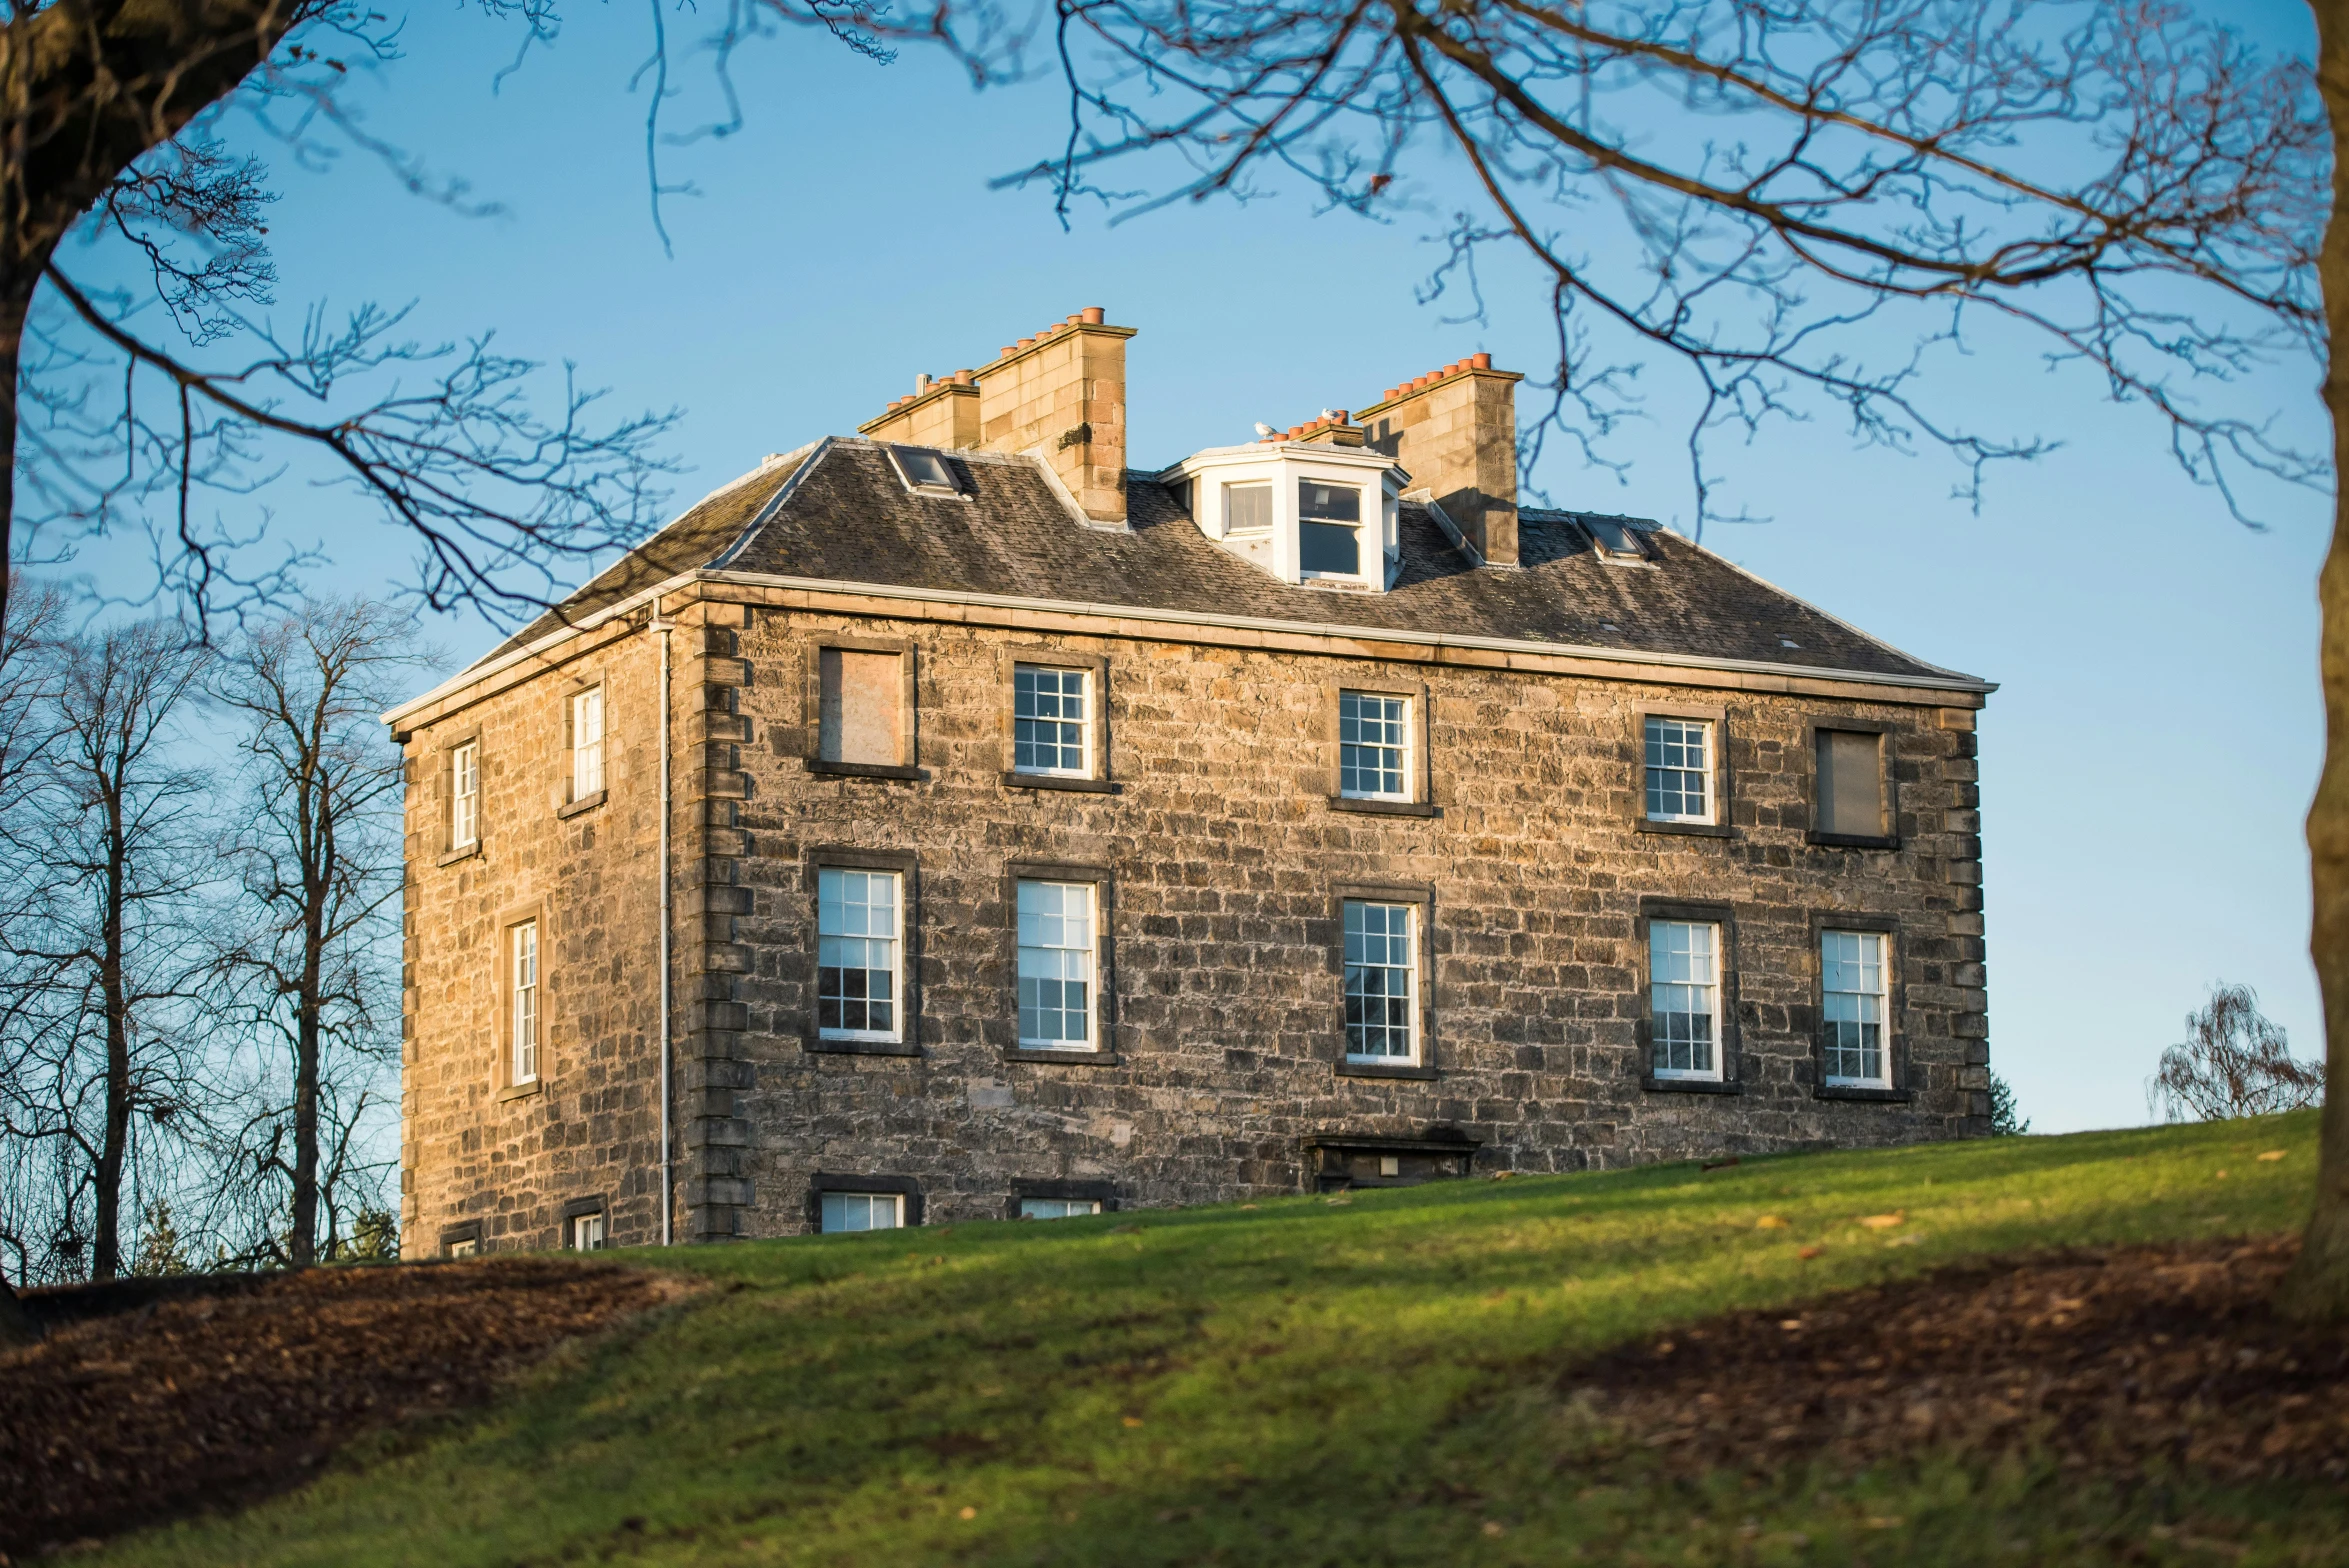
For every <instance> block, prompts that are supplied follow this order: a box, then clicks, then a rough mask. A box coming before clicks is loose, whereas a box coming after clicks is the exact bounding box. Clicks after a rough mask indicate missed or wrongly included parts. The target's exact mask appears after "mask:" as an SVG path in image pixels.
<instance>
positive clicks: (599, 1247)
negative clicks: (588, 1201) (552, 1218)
mask: <svg viewBox="0 0 2349 1568" xmlns="http://www.w3.org/2000/svg"><path fill="white" fill-rule="evenodd" d="M563 1229H564V1232H565V1234H564V1237H563V1245H564V1246H565V1247H568V1248H569V1249H570V1250H571V1251H573V1252H601V1251H603V1250H604V1249H605V1248H606V1247H608V1246H610V1245H611V1243H610V1242H609V1241H607V1240H606V1239H605V1238H606V1237H607V1236H608V1235H609V1234H610V1232H609V1230H608V1229H607V1227H606V1226H605V1224H604V1211H603V1210H601V1209H595V1210H592V1211H590V1212H589V1213H586V1214H574V1215H572V1216H571V1218H570V1219H568V1220H567V1221H565V1222H564V1225H563Z"/></svg>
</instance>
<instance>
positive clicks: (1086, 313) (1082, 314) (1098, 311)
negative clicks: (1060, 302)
mask: <svg viewBox="0 0 2349 1568" xmlns="http://www.w3.org/2000/svg"><path fill="white" fill-rule="evenodd" d="M1076 319H1077V320H1078V321H1080V322H1082V323H1083V324H1084V325H1086V326H1088V327H1097V326H1099V325H1101V323H1103V322H1104V321H1106V320H1108V319H1109V316H1108V313H1107V312H1106V311H1104V310H1103V309H1102V308H1101V307H1100V306H1099V305H1087V306H1086V307H1085V308H1084V309H1083V310H1080V311H1078V312H1077V314H1076Z"/></svg>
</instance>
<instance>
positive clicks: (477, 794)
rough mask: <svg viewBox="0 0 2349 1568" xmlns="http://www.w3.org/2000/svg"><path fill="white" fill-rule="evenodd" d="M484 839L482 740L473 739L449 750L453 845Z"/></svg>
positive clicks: (465, 846)
mask: <svg viewBox="0 0 2349 1568" xmlns="http://www.w3.org/2000/svg"><path fill="white" fill-rule="evenodd" d="M480 842H481V742H479V741H476V740H469V741H466V742H465V743H464V744H463V745H461V746H458V747H457V748H456V749H455V750H453V751H451V752H450V753H449V848H451V849H471V848H472V847H473V846H474V845H476V844H478V843H480Z"/></svg>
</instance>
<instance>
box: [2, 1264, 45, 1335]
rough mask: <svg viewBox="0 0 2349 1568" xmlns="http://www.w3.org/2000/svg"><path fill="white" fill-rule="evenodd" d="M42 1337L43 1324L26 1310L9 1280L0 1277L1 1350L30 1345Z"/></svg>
mask: <svg viewBox="0 0 2349 1568" xmlns="http://www.w3.org/2000/svg"><path fill="white" fill-rule="evenodd" d="M40 1337H41V1325H40V1324H38V1323H35V1322H34V1321H33V1315H32V1314H31V1313H29V1312H27V1311H25V1309H24V1303H22V1302H20V1301H18V1300H17V1299H16V1292H15V1291H13V1290H11V1289H10V1288H9V1286H8V1281H6V1280H4V1279H0V1350H13V1349H15V1348H16V1347H17V1346H19V1345H29V1344H31V1343H32V1342H33V1341H34V1340H36V1339H39V1338H40Z"/></svg>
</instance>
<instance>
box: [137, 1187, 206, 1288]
mask: <svg viewBox="0 0 2349 1568" xmlns="http://www.w3.org/2000/svg"><path fill="white" fill-rule="evenodd" d="M144 1218H145V1221H146V1223H145V1224H144V1225H143V1226H142V1227H141V1234H140V1237H139V1251H138V1255H137V1256H136V1257H134V1258H132V1259H131V1266H130V1268H129V1270H128V1271H127V1272H129V1273H130V1274H131V1275H133V1276H135V1277H137V1278H140V1279H155V1278H159V1277H161V1276H163V1275H167V1274H192V1273H194V1272H195V1266H194V1265H193V1264H192V1263H190V1262H189V1261H188V1249H187V1244H186V1243H185V1242H184V1241H182V1240H181V1239H180V1234H179V1227H178V1226H177V1225H175V1224H173V1223H172V1220H171V1205H170V1204H168V1203H165V1202H164V1201H163V1200H162V1199H160V1198H158V1199H156V1200H155V1201H154V1202H153V1203H150V1204H148V1205H147V1212H146V1215H145V1216H144Z"/></svg>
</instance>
